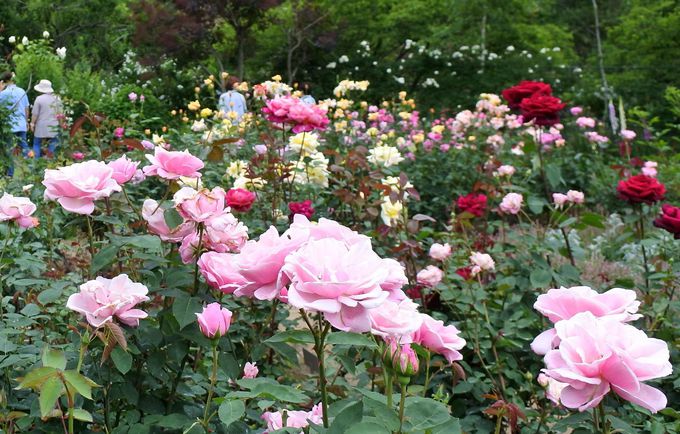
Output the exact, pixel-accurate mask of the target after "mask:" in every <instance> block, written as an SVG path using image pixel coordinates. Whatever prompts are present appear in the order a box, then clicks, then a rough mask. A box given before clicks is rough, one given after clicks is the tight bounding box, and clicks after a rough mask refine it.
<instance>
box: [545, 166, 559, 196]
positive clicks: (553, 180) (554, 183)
mask: <svg viewBox="0 0 680 434" xmlns="http://www.w3.org/2000/svg"><path fill="white" fill-rule="evenodd" d="M545 176H546V177H547V178H548V182H549V183H550V186H551V187H552V188H553V190H554V189H556V188H557V187H558V186H559V185H560V184H561V183H562V171H561V170H560V168H559V166H555V165H552V164H549V165H548V166H546V168H545Z"/></svg>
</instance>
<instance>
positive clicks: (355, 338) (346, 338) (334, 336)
mask: <svg viewBox="0 0 680 434" xmlns="http://www.w3.org/2000/svg"><path fill="white" fill-rule="evenodd" d="M326 342H327V343H329V344H331V345H353V346H357V347H368V348H376V347H377V346H378V345H377V344H376V343H375V341H374V340H373V339H372V338H370V337H369V336H366V335H361V334H358V333H347V332H335V333H331V334H329V335H328V336H327V337H326Z"/></svg>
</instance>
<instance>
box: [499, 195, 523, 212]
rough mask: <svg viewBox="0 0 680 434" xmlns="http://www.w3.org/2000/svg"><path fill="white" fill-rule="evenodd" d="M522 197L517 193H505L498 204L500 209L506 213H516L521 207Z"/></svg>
mask: <svg viewBox="0 0 680 434" xmlns="http://www.w3.org/2000/svg"><path fill="white" fill-rule="evenodd" d="M522 202H524V198H523V197H522V195H521V194H519V193H508V194H506V195H505V197H504V198H503V200H502V201H501V204H500V206H499V208H500V210H501V211H503V212H504V213H506V214H517V213H518V212H519V211H520V209H522Z"/></svg>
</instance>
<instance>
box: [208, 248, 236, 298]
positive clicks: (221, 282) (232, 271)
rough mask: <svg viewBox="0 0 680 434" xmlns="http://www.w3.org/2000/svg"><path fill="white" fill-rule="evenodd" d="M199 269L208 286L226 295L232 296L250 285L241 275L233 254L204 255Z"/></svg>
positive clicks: (210, 253)
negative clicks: (236, 291) (239, 289)
mask: <svg viewBox="0 0 680 434" xmlns="http://www.w3.org/2000/svg"><path fill="white" fill-rule="evenodd" d="M198 269H199V270H200V271H201V274H202V275H203V277H204V278H205V281H206V282H208V285H210V286H212V287H213V288H215V289H219V290H220V291H222V292H224V293H225V294H231V293H233V292H234V291H235V290H237V289H238V288H240V287H241V286H243V285H245V284H246V283H248V282H247V281H246V280H245V279H244V278H243V277H242V276H241V273H239V270H238V268H237V267H236V255H235V254H233V253H218V252H206V253H203V254H202V255H201V257H200V258H199V260H198Z"/></svg>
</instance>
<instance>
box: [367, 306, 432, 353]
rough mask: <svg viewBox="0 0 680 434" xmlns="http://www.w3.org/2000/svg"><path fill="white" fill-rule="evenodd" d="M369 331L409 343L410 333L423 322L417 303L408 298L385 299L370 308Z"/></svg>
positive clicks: (402, 342)
mask: <svg viewBox="0 0 680 434" xmlns="http://www.w3.org/2000/svg"><path fill="white" fill-rule="evenodd" d="M368 314H369V316H370V318H371V333H373V334H374V335H377V336H381V337H383V338H394V339H396V340H397V342H398V343H400V344H406V343H411V335H412V334H413V333H414V332H415V331H416V330H418V329H419V328H420V326H421V325H422V324H423V318H422V317H421V315H420V313H419V312H418V305H417V304H415V303H414V302H412V301H411V300H409V299H404V300H401V301H400V302H394V301H391V300H385V301H384V302H383V303H382V304H381V305H380V306H378V307H376V308H375V309H370V310H369V311H368Z"/></svg>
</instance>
